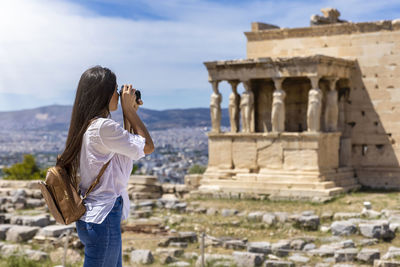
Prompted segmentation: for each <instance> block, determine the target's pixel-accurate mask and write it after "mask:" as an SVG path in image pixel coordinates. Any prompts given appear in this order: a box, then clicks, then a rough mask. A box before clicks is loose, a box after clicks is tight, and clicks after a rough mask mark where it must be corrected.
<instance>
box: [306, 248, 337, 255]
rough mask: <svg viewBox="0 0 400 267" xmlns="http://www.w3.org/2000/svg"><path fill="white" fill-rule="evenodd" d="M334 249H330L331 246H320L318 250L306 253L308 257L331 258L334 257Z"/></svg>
mask: <svg viewBox="0 0 400 267" xmlns="http://www.w3.org/2000/svg"><path fill="white" fill-rule="evenodd" d="M335 250H336V249H335V248H334V247H331V246H327V245H325V246H321V247H319V248H316V249H311V250H309V251H308V255H311V256H315V255H317V256H320V257H332V256H334V255H335Z"/></svg>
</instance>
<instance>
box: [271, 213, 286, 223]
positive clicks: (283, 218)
mask: <svg viewBox="0 0 400 267" xmlns="http://www.w3.org/2000/svg"><path fill="white" fill-rule="evenodd" d="M274 214H275V216H276V218H277V220H278V222H280V223H285V222H287V221H288V220H289V213H287V212H274Z"/></svg>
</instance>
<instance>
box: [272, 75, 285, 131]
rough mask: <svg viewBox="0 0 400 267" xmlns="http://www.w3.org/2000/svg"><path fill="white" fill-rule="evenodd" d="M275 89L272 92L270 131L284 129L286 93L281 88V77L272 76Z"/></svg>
mask: <svg viewBox="0 0 400 267" xmlns="http://www.w3.org/2000/svg"><path fill="white" fill-rule="evenodd" d="M273 81H274V84H275V91H274V93H273V94H272V114H271V123H272V132H278V133H280V132H284V131H285V112H286V111H285V98H286V93H285V91H283V90H282V81H283V78H273Z"/></svg>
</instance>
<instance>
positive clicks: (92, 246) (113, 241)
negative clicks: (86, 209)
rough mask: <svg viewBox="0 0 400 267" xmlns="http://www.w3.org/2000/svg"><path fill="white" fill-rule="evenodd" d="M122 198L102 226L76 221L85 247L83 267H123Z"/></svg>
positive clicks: (116, 201)
mask: <svg viewBox="0 0 400 267" xmlns="http://www.w3.org/2000/svg"><path fill="white" fill-rule="evenodd" d="M122 202H123V201H122V197H121V196H119V197H118V198H117V199H116V200H115V204H114V207H113V208H112V210H111V211H110V213H109V214H108V215H107V217H106V218H105V219H104V221H103V222H102V223H101V224H97V223H87V222H84V221H81V220H78V221H76V230H77V232H78V236H79V238H80V240H81V242H82V243H83V245H84V246H85V261H84V264H83V267H122V239H121V215H122V204H123V203H122Z"/></svg>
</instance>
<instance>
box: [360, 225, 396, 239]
mask: <svg viewBox="0 0 400 267" xmlns="http://www.w3.org/2000/svg"><path fill="white" fill-rule="evenodd" d="M359 228H360V233H361V234H362V235H363V236H365V237H371V238H377V239H383V240H385V241H390V240H392V239H393V238H394V237H395V233H394V232H393V231H391V230H390V228H389V224H388V222H387V221H374V222H370V223H362V224H359Z"/></svg>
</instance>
